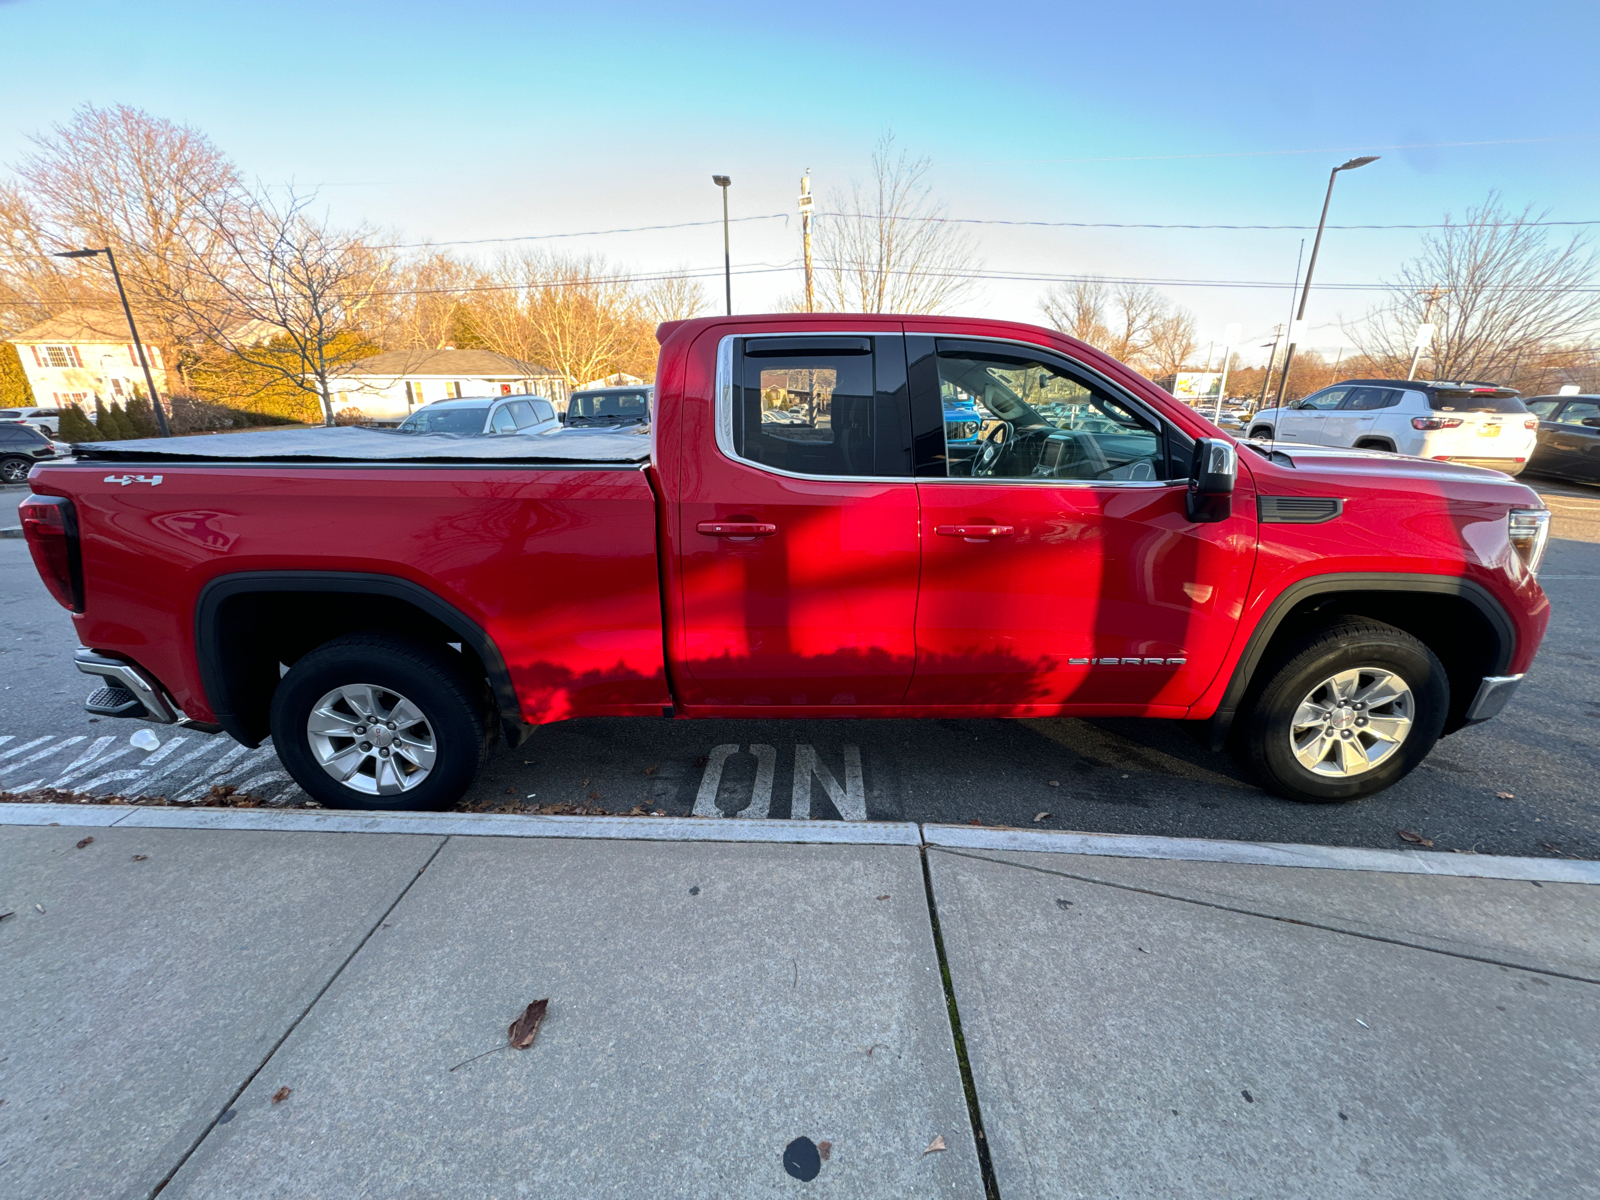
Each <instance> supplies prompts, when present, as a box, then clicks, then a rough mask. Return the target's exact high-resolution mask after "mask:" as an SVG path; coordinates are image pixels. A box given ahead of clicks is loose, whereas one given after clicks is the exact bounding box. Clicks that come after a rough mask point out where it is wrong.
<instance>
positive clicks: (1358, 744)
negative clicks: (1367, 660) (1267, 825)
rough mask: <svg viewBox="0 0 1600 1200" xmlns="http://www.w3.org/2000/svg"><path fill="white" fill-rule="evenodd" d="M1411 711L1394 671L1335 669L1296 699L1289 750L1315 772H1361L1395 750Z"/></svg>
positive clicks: (1413, 703) (1337, 775)
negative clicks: (1338, 670) (1337, 670)
mask: <svg viewBox="0 0 1600 1200" xmlns="http://www.w3.org/2000/svg"><path fill="white" fill-rule="evenodd" d="M1416 709H1417V704H1416V698H1415V697H1414V696H1413V695H1412V693H1411V688H1410V686H1409V685H1408V684H1407V683H1406V681H1405V680H1404V679H1402V678H1401V677H1400V676H1398V675H1396V674H1395V673H1394V672H1393V671H1386V670H1384V669H1383V668H1381V667H1356V668H1354V669H1351V670H1348V671H1340V672H1339V673H1338V674H1337V675H1330V676H1329V677H1328V678H1326V679H1324V680H1323V681H1322V682H1321V683H1319V684H1317V686H1316V687H1314V688H1312V689H1311V691H1310V692H1308V693H1307V694H1306V696H1305V698H1304V699H1303V700H1301V701H1300V704H1299V706H1298V707H1297V708H1296V709H1295V714H1294V719H1293V721H1291V722H1290V724H1289V750H1290V752H1291V753H1292V754H1293V755H1294V757H1295V759H1296V761H1298V762H1299V763H1300V765H1301V766H1302V767H1304V768H1305V769H1306V770H1308V771H1311V772H1312V773H1314V774H1317V775H1322V776H1327V777H1332V778H1338V779H1344V778H1348V777H1350V776H1352V775H1360V774H1362V773H1364V772H1366V771H1370V770H1372V769H1373V768H1374V767H1376V766H1378V765H1380V764H1381V763H1383V762H1385V761H1386V760H1387V759H1388V758H1389V757H1390V756H1391V755H1393V754H1394V753H1395V751H1397V750H1399V749H1400V747H1401V745H1402V744H1403V743H1404V742H1405V740H1406V735H1407V734H1408V733H1409V732H1410V731H1411V724H1412V722H1413V721H1414V720H1415V719H1416Z"/></svg>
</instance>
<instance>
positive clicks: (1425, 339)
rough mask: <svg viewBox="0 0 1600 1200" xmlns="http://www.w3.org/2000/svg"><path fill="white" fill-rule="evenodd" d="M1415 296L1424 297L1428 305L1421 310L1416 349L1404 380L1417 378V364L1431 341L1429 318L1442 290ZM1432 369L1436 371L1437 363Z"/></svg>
mask: <svg viewBox="0 0 1600 1200" xmlns="http://www.w3.org/2000/svg"><path fill="white" fill-rule="evenodd" d="M1417 295H1419V296H1426V297H1427V298H1428V304H1427V307H1425V308H1424V309H1423V310H1422V324H1421V325H1419V326H1417V341H1416V348H1415V349H1413V350H1412V352H1411V370H1409V371H1407V372H1406V379H1408V380H1411V379H1415V378H1416V377H1417V364H1418V363H1419V362H1421V361H1422V352H1423V351H1424V350H1425V349H1427V347H1428V346H1429V344H1430V343H1432V341H1433V324H1432V322H1431V320H1430V318H1432V316H1433V306H1434V305H1435V304H1437V303H1439V297H1441V296H1443V295H1444V289H1443V288H1442V287H1437V286H1436V287H1431V288H1429V289H1428V290H1427V291H1425V292H1418V293H1417ZM1434 369H1435V370H1438V364H1437V363H1436V364H1434Z"/></svg>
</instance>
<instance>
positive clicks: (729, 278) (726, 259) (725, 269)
mask: <svg viewBox="0 0 1600 1200" xmlns="http://www.w3.org/2000/svg"><path fill="white" fill-rule="evenodd" d="M711 182H712V183H714V184H716V185H717V186H718V187H719V188H721V189H722V286H723V288H724V290H725V291H726V292H727V295H728V315H729V316H730V317H731V316H733V256H732V254H731V253H730V251H729V249H728V186H729V185H730V184H731V183H733V180H732V179H731V178H729V177H728V176H726V175H713V176H712V177H711Z"/></svg>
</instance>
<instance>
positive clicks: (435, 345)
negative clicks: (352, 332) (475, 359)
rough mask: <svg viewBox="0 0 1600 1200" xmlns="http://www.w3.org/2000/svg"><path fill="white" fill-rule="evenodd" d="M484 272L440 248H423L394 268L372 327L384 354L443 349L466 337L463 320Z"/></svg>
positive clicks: (376, 308) (373, 317)
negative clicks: (388, 287)
mask: <svg viewBox="0 0 1600 1200" xmlns="http://www.w3.org/2000/svg"><path fill="white" fill-rule="evenodd" d="M485 282H486V278H485V276H484V274H483V272H482V271H481V270H480V269H479V268H477V267H476V266H474V265H472V264H471V263H466V262H463V261H461V260H460V259H458V258H455V257H453V256H451V255H450V254H447V253H445V252H444V251H442V250H434V249H431V248H425V249H424V250H423V251H422V252H421V253H420V254H417V255H415V256H413V257H412V258H411V259H409V260H408V261H404V262H401V263H399V264H398V265H397V266H396V267H395V270H394V274H393V281H392V286H391V288H390V289H389V292H388V294H387V295H383V296H380V297H378V298H377V299H376V301H375V303H374V306H373V315H372V317H371V318H370V320H369V322H368V324H369V326H370V327H371V328H372V331H373V335H374V337H375V338H376V340H377V341H378V343H379V344H380V345H382V346H383V348H384V349H386V350H443V349H445V348H446V347H448V346H451V345H453V344H454V343H455V340H456V339H457V338H458V337H459V336H460V335H461V333H462V324H463V321H462V318H463V316H464V314H465V313H466V311H467V309H468V307H469V306H470V304H471V302H472V294H473V289H474V288H476V287H478V286H481V285H482V284H483V283H485Z"/></svg>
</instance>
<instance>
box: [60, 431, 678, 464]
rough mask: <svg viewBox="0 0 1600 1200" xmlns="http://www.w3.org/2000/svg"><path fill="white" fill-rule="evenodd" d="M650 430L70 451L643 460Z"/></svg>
mask: <svg viewBox="0 0 1600 1200" xmlns="http://www.w3.org/2000/svg"><path fill="white" fill-rule="evenodd" d="M647 433H648V430H647V429H646V428H644V427H639V426H635V427H633V428H630V429H622V430H616V431H609V430H608V431H603V432H592V431H588V430H577V429H573V430H565V429H564V430H560V431H559V432H556V433H550V434H499V435H490V436H484V435H469V434H455V433H400V432H398V431H396V430H392V429H361V428H358V427H355V426H348V427H340V428H315V429H261V430H251V431H249V432H248V433H218V434H192V435H190V436H187V437H171V438H139V439H136V440H131V441H125V442H81V443H75V444H74V445H73V447H72V449H73V453H74V454H75V455H76V456H77V457H78V459H79V460H80V461H93V462H219V461H227V462H241V461H250V462H346V463H359V462H423V463H426V462H501V463H503V462H527V463H536V462H548V463H567V462H570V463H642V462H644V461H645V460H647V459H648V458H649V457H650V438H649V437H648V436H647Z"/></svg>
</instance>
